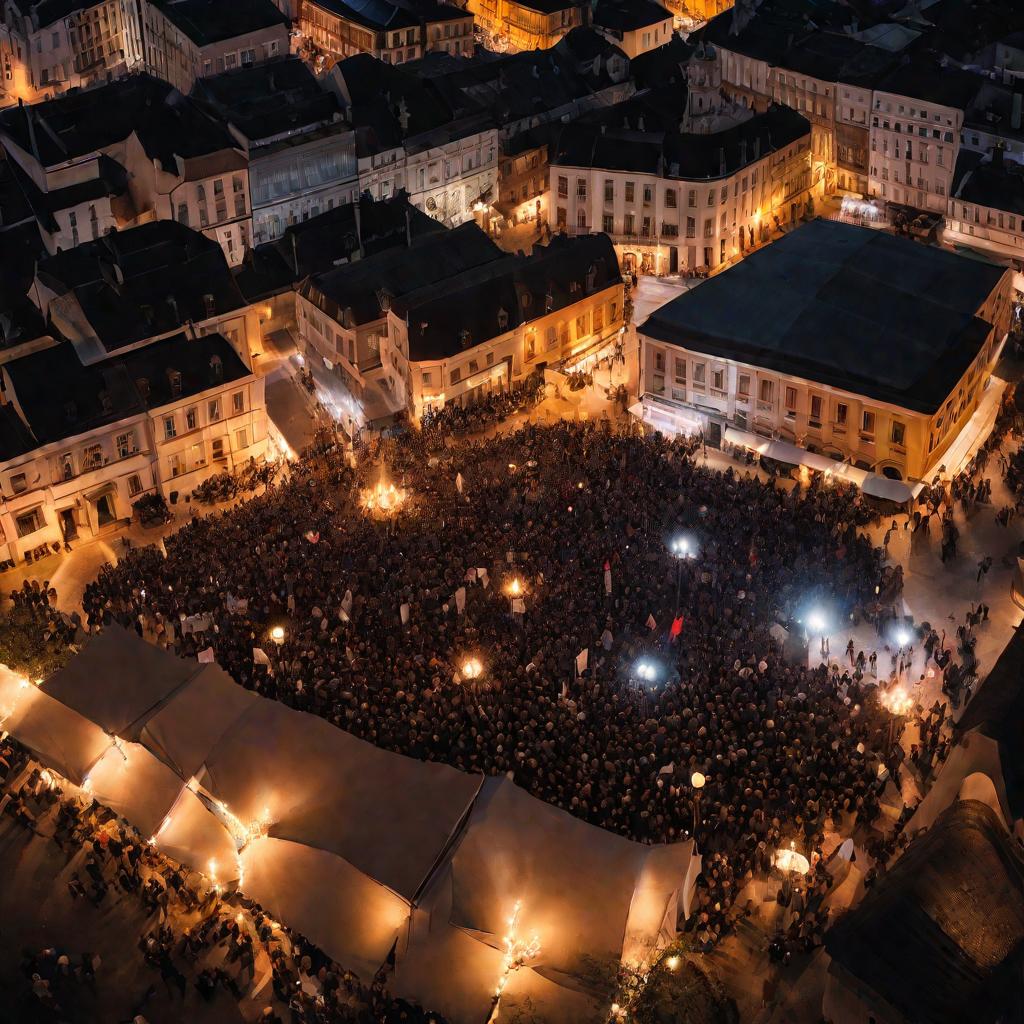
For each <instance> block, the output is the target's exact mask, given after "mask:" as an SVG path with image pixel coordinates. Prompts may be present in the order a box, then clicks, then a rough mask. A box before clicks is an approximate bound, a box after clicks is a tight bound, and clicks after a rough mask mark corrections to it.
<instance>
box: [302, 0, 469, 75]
mask: <svg viewBox="0 0 1024 1024" xmlns="http://www.w3.org/2000/svg"><path fill="white" fill-rule="evenodd" d="M299 30H300V31H301V32H302V33H303V35H304V36H305V38H306V40H307V41H308V42H309V43H311V44H312V47H313V50H314V52H316V53H318V54H322V55H324V56H325V57H327V58H328V59H329V60H330V61H331V62H333V61H337V60H343V59H344V58H345V57H354V56H355V55H356V54H357V53H368V54H370V55H371V56H373V57H376V58H378V59H379V60H382V61H384V62H385V63H388V64H404V63H407V62H408V61H411V60H417V59H418V58H420V57H422V56H423V55H424V54H425V53H449V54H451V55H452V56H460V55H461V56H466V57H469V56H471V55H472V53H473V48H474V45H475V43H474V39H473V14H472V12H471V11H469V10H467V9H466V8H465V7H463V6H460V5H459V4H456V3H443V2H441V0H377V2H375V3H366V2H365V0H302V4H301V8H300V13H299Z"/></svg>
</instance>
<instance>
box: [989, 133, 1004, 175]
mask: <svg viewBox="0 0 1024 1024" xmlns="http://www.w3.org/2000/svg"><path fill="white" fill-rule="evenodd" d="M1003 148H1004V144H1003V140H1002V139H1000V140H999V141H998V142H997V143H996V144H995V145H994V146H993V147H992V166H993V167H994V168H995V169H996V170H997V171H1001V170H1002V169H1003Z"/></svg>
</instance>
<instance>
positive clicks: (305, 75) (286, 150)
mask: <svg viewBox="0 0 1024 1024" xmlns="http://www.w3.org/2000/svg"><path fill="white" fill-rule="evenodd" d="M193 97H194V98H196V99H197V100H199V101H200V102H202V103H203V104H204V105H206V106H208V107H209V108H211V109H212V111H213V112H214V114H215V115H216V116H217V117H218V118H219V119H221V120H222V121H223V122H224V123H226V124H228V125H229V126H230V128H231V130H232V132H234V134H235V136H236V138H237V139H238V140H239V142H240V143H241V144H242V145H243V146H244V147H245V151H246V155H247V162H248V171H249V179H248V180H249V196H250V199H251V202H252V238H253V241H254V244H260V243H263V242H269V241H271V240H272V239H275V238H280V237H281V235H282V234H284V231H285V229H286V228H287V227H288V226H289V225H292V224H297V223H299V222H301V221H304V220H307V219H309V218H310V217H316V216H317V215H318V214H320V213H321V212H323V211H324V210H330V209H333V208H334V207H335V206H336V205H338V204H341V203H351V202H352V201H353V200H354V199H355V197H356V194H357V191H358V184H357V180H356V147H355V133H354V132H353V130H352V126H351V125H350V124H348V122H347V121H346V120H345V118H344V116H343V114H342V111H341V107H340V105H339V103H338V100H337V97H336V96H335V95H334V94H333V93H331V92H328V91H325V90H324V89H321V87H320V85H319V84H318V83H317V80H316V79H315V78H314V77H313V74H312V72H311V71H310V70H309V68H308V67H307V66H306V64H305V63H304V62H303V61H301V60H300V59H299V58H298V57H286V58H281V59H278V60H273V61H266V62H264V63H262V64H257V65H254V66H253V67H251V68H241V69H239V70H237V71H225V72H224V74H222V75H214V76H213V77H211V78H204V79H200V80H199V81H198V82H197V83H196V86H195V88H194V89H193Z"/></svg>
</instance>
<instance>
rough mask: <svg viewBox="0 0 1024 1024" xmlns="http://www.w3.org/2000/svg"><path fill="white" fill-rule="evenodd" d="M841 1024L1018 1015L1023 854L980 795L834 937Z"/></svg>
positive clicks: (941, 1022) (886, 877) (909, 855)
mask: <svg viewBox="0 0 1024 1024" xmlns="http://www.w3.org/2000/svg"><path fill="white" fill-rule="evenodd" d="M825 949H826V950H827V952H828V954H829V959H830V962H829V968H828V977H827V979H826V986H825V995H824V999H823V1005H822V1016H823V1017H824V1018H825V1019H827V1020H830V1021H833V1022H835V1024H854V1022H860V1021H870V1020H875V1021H878V1022H879V1024H909V1022H911V1021H913V1022H918V1021H929V1022H930V1024H955V1022H958V1021H965V1020H970V1021H974V1022H976V1024H997V1022H999V1021H1009V1020H1015V1019H1019V1018H1020V1016H1021V1013H1022V1012H1024V1006H1022V996H1021V993H1022V988H1021V984H1020V979H1021V972H1022V971H1024V858H1022V856H1021V850H1020V843H1019V842H1018V841H1017V840H1015V838H1014V837H1013V836H1011V835H1010V834H1009V833H1008V832H1007V830H1006V826H1005V824H1004V823H1003V822H1002V820H1001V819H1000V817H999V815H998V814H997V813H996V812H995V811H994V810H993V809H992V808H991V807H990V806H988V805H987V804H986V803H985V802H983V801H982V800H979V799H964V800H960V801H958V802H957V803H956V804H954V805H953V806H952V807H950V808H949V810H947V811H946V812H945V813H944V814H943V815H942V816H941V817H940V818H939V820H938V821H936V822H935V824H934V825H932V827H931V828H929V829H928V831H927V832H925V833H923V834H919V835H918V836H917V837H916V838H915V839H914V840H913V842H912V843H911V844H910V845H909V846H908V847H907V850H906V852H905V853H904V854H903V855H902V856H901V857H900V858H899V859H898V860H897V861H896V862H895V864H893V865H892V866H891V867H890V868H889V869H888V871H886V872H884V873H883V874H881V875H880V876H879V878H878V880H877V882H876V883H875V884H874V885H873V886H872V887H871V888H870V890H869V891H868V892H867V894H866V895H865V896H864V899H863V900H862V901H861V902H860V903H859V904H858V905H857V906H856V907H854V908H853V909H851V910H850V911H849V912H848V913H846V914H844V915H842V916H841V917H840V918H839V919H838V920H837V921H836V922H835V924H834V925H833V926H832V928H831V929H830V930H829V931H828V933H827V935H826V937H825Z"/></svg>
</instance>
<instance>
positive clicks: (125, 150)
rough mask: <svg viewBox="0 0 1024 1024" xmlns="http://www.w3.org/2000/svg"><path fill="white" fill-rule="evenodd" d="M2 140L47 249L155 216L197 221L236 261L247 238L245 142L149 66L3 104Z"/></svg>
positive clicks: (190, 223) (189, 223)
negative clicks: (27, 101) (85, 86)
mask: <svg viewBox="0 0 1024 1024" xmlns="http://www.w3.org/2000/svg"><path fill="white" fill-rule="evenodd" d="M0 141H2V143H3V148H4V150H5V152H6V154H7V157H8V160H9V161H10V163H11V165H12V167H13V168H14V169H15V173H16V176H17V177H18V179H19V182H20V184H21V186H22V188H23V190H24V192H25V194H26V196H27V198H28V201H29V203H30V204H31V206H32V207H33V209H34V211H35V213H36V218H37V221H38V223H39V227H40V230H41V231H42V233H43V238H44V241H45V243H46V246H47V249H48V250H49V251H50V252H51V253H56V252H59V251H61V250H64V249H68V248H71V247H73V246H75V245H78V244H79V243H81V242H86V241H90V240H92V239H95V238H98V237H100V236H102V235H104V234H106V233H107V232H109V231H111V230H113V229H115V228H117V229H124V228H128V227H132V226H134V225H137V224H139V223H144V222H146V221H149V220H154V219H156V220H170V219H174V220H177V221H179V222H180V223H182V224H185V225H187V226H192V227H195V228H197V229H199V230H201V231H202V232H203V234H204V235H206V236H207V237H208V238H210V239H211V240H214V241H216V242H217V243H218V244H219V245H220V246H221V248H222V249H223V251H224V254H225V256H226V257H227V259H228V261H229V262H230V263H232V264H233V265H237V264H238V263H240V262H241V259H242V255H243V253H244V252H245V249H246V247H247V246H249V245H250V244H251V220H252V214H251V210H250V202H249V175H248V164H247V159H246V155H245V151H244V149H243V147H242V144H241V143H240V142H239V141H238V140H237V139H235V138H234V137H233V136H232V135H231V134H230V133H229V132H228V131H227V129H226V127H225V126H224V125H223V124H222V123H220V122H219V121H217V120H216V119H215V118H212V117H210V116H209V115H208V114H207V113H205V112H203V111H202V110H200V109H199V108H198V107H197V106H196V105H195V104H194V103H193V102H192V101H190V100H189V99H187V98H186V97H184V96H182V95H181V94H180V93H179V92H178V91H177V90H176V89H173V88H172V87H171V86H170V85H168V84H167V83H166V82H161V81H159V80H158V79H156V78H153V77H152V76H150V75H147V74H139V75H132V76H131V77H129V78H125V79H121V80H119V81H115V82H111V83H110V84H108V85H104V86H101V87H98V88H95V89H89V90H84V91H81V92H75V93H71V94H68V95H65V96H61V97H58V98H57V99H54V100H49V101H47V102H43V103H37V104H33V105H31V106H27V105H23V106H20V107H17V108H13V109H10V110H6V111H3V112H2V113H0Z"/></svg>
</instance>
